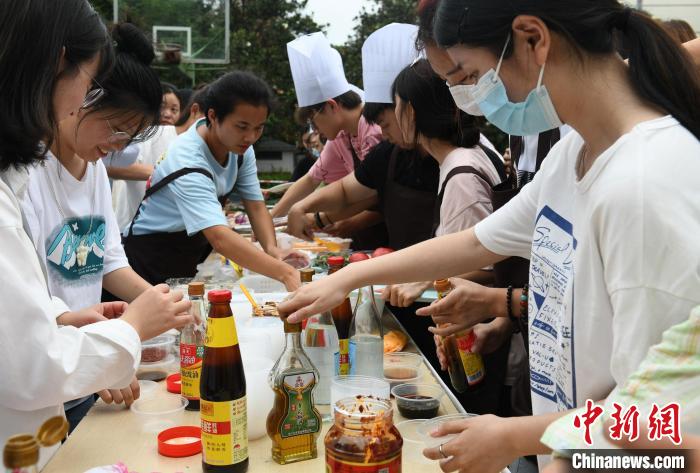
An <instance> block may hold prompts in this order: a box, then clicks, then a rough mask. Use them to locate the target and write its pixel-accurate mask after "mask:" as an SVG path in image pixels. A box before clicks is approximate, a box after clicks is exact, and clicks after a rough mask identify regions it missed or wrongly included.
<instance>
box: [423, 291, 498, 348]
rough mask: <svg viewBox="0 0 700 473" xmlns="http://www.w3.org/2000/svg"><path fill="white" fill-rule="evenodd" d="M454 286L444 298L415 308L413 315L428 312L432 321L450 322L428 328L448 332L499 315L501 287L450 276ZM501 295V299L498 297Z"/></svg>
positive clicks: (440, 333) (441, 332)
mask: <svg viewBox="0 0 700 473" xmlns="http://www.w3.org/2000/svg"><path fill="white" fill-rule="evenodd" d="M450 281H451V282H452V283H453V285H454V286H455V288H454V289H453V290H452V292H450V293H449V294H448V295H447V296H446V297H445V298H444V299H440V300H437V301H435V302H434V303H433V304H431V305H429V306H427V307H423V308H421V309H418V310H417V311H416V314H417V315H420V316H431V317H432V318H433V321H434V322H435V324H436V325H442V324H452V325H453V326H452V327H446V328H444V329H438V328H435V329H434V330H433V329H431V332H433V333H435V334H438V335H443V336H444V335H449V334H452V333H455V332H457V331H459V330H460V329H463V328H467V327H471V326H474V325H476V324H478V323H479V322H482V321H484V320H486V319H488V318H491V317H493V316H496V315H500V311H499V310H498V309H500V308H501V307H500V305H503V306H504V307H505V296H504V294H505V289H498V288H496V289H494V288H490V287H486V286H482V285H480V284H476V283H474V282H471V281H467V280H464V279H457V278H454V279H451V280H450ZM501 299H502V300H501Z"/></svg>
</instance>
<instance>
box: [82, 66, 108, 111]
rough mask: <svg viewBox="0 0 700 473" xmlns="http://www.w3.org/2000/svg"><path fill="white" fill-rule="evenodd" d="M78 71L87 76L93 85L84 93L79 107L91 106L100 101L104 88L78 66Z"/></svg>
mask: <svg viewBox="0 0 700 473" xmlns="http://www.w3.org/2000/svg"><path fill="white" fill-rule="evenodd" d="M78 68H79V69H80V71H81V72H82V73H83V74H85V75H86V76H88V77H89V78H90V80H91V81H92V82H93V87H92V88H91V89H90V91H89V92H88V93H87V94H86V95H85V98H84V99H83V104H82V105H81V106H80V108H81V109H86V108H90V107H93V106H94V105H95V104H97V102H99V101H100V99H101V98H102V97H104V95H105V89H104V87H102V86H101V85H100V83H99V82H97V80H96V79H95V78H94V77H92V76H91V75H90V74H88V73H87V72H86V71H85V69H83V68H82V67H80V66H78Z"/></svg>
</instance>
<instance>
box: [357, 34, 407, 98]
mask: <svg viewBox="0 0 700 473" xmlns="http://www.w3.org/2000/svg"><path fill="white" fill-rule="evenodd" d="M416 36H418V27H417V26H416V25H407V24H404V23H391V24H390V25H386V26H385V27H383V28H380V29H378V30H377V31H375V32H374V33H372V34H371V35H369V37H368V38H367V40H366V41H365V44H364V45H363V46H362V78H363V81H364V86H365V101H366V102H372V103H392V102H393V100H392V99H393V97H392V96H391V85H392V84H393V83H394V79H396V76H398V75H399V72H401V71H402V70H403V69H404V68H405V67H406V66H409V65H411V64H412V63H413V61H415V60H416V58H417V57H418V56H419V52H418V51H417V50H416Z"/></svg>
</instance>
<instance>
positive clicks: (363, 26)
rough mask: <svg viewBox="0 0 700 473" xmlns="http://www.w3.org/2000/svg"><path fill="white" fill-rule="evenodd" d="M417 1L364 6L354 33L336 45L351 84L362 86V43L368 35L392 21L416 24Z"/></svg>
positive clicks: (378, 1)
mask: <svg viewBox="0 0 700 473" xmlns="http://www.w3.org/2000/svg"><path fill="white" fill-rule="evenodd" d="M417 3H418V2H417V0H375V5H373V6H371V7H370V8H367V7H362V10H361V11H360V13H359V14H358V15H357V16H356V17H355V21H356V22H357V25H356V26H355V31H354V33H353V35H352V36H351V37H350V39H348V41H347V42H346V43H345V44H344V45H342V46H336V47H337V49H338V51H339V52H340V54H341V56H342V57H343V66H344V67H345V76H346V77H347V79H348V81H349V82H350V83H351V84H355V85H357V86H358V87H362V45H363V44H364V42H365V40H366V39H367V37H368V36H369V35H371V34H372V33H374V32H375V31H377V30H378V29H379V28H381V27H383V26H386V25H388V24H390V23H409V24H416V22H417V21H418V18H417V16H416V4H417Z"/></svg>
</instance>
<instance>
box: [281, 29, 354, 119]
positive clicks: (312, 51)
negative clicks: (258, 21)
mask: <svg viewBox="0 0 700 473" xmlns="http://www.w3.org/2000/svg"><path fill="white" fill-rule="evenodd" d="M287 55H288V56H289V66H290V67H291V69H292V78H293V79H294V88H295V90H296V93H297V102H298V104H299V106H300V107H308V106H309V105H316V104H319V103H322V102H325V101H326V100H329V99H332V98H334V97H337V96H339V95H342V94H344V93H345V92H348V91H350V90H354V91H355V92H357V91H358V90H359V89H357V88H356V87H353V86H351V85H350V84H349V83H348V81H347V79H346V78H345V70H344V69H343V60H342V59H341V57H340V54H339V53H338V51H336V50H335V49H333V48H332V47H331V43H330V42H329V41H328V39H327V38H326V36H325V35H324V34H323V33H321V32H318V33H313V34H308V35H304V36H301V37H299V38H297V39H295V40H294V41H291V42H289V43H287ZM360 92H361V91H360Z"/></svg>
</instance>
